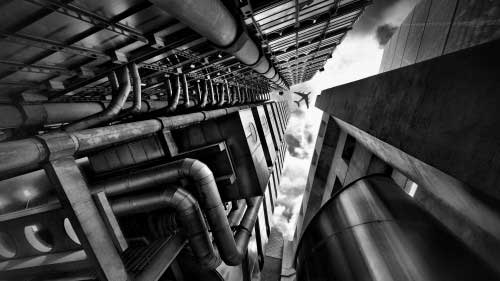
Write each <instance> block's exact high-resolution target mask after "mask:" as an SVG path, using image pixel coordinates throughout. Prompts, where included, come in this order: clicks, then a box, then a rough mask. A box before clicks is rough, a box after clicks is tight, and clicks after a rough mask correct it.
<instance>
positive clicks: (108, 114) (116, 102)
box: [62, 67, 130, 132]
mask: <svg viewBox="0 0 500 281" xmlns="http://www.w3.org/2000/svg"><path fill="white" fill-rule="evenodd" d="M110 82H111V84H113V82H112V80H110ZM129 93H130V77H129V73H128V69H127V68H126V67H122V68H121V69H120V72H119V89H118V93H117V94H116V95H114V96H113V99H112V100H111V103H110V104H109V105H108V107H106V109H105V110H103V111H101V112H99V113H96V114H94V115H91V116H88V117H86V118H84V119H82V120H80V121H76V122H74V123H71V124H68V125H66V126H64V127H62V130H64V131H66V132H75V131H79V130H83V129H87V128H90V127H93V126H96V125H99V124H102V123H104V122H109V121H112V120H113V119H114V118H115V117H117V116H118V114H119V113H120V111H121V110H122V108H123V105H124V104H125V101H126V100H127V97H128V95H129Z"/></svg>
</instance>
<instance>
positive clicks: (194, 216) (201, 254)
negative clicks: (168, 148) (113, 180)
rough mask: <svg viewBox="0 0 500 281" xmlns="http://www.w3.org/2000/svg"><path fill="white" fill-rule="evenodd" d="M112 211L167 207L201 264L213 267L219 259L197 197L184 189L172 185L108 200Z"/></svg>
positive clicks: (123, 213)
mask: <svg viewBox="0 0 500 281" xmlns="http://www.w3.org/2000/svg"><path fill="white" fill-rule="evenodd" d="M111 208H112V210H113V213H114V214H115V215H116V216H118V217H123V216H128V215H131V214H137V213H144V212H148V211H153V210H158V209H164V208H171V209H174V210H175V213H176V218H177V220H178V221H179V223H180V225H181V227H182V229H183V230H184V232H185V234H186V236H187V237H188V240H189V245H190V246H191V249H192V251H193V253H194V255H195V256H196V258H197V259H198V261H199V262H200V264H201V265H202V266H203V267H204V268H209V269H215V268H217V267H218V266H219V265H220V263H221V260H220V258H219V257H218V255H217V254H216V252H215V250H214V248H213V245H212V241H211V239H210V235H209V234H208V227H207V225H206V223H205V219H204V218H203V214H202V212H201V210H200V206H199V204H198V201H196V199H195V198H194V197H193V196H192V195H191V194H190V193H189V192H187V191H186V190H184V189H182V188H180V187H175V186H172V187H170V188H166V189H164V190H161V191H153V192H149V193H146V194H141V195H137V196H128V197H122V198H120V199H117V200H112V201H111Z"/></svg>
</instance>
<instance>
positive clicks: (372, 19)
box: [351, 0, 419, 35]
mask: <svg viewBox="0 0 500 281" xmlns="http://www.w3.org/2000/svg"><path fill="white" fill-rule="evenodd" d="M418 2H419V0H377V1H375V3H374V4H372V5H370V6H368V7H367V8H366V9H365V11H364V13H363V14H362V15H361V17H360V18H359V20H358V22H357V23H356V24H355V25H354V28H353V30H352V32H351V33H352V34H353V35H373V34H374V33H375V31H376V30H375V29H376V28H378V27H379V26H382V25H385V24H390V25H392V26H399V25H400V24H401V22H403V20H404V19H405V18H406V16H407V15H408V14H409V13H410V11H411V10H412V9H413V7H414V6H415V5H416V4H417V3H418Z"/></svg>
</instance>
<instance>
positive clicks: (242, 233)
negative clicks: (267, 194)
mask: <svg viewBox="0 0 500 281" xmlns="http://www.w3.org/2000/svg"><path fill="white" fill-rule="evenodd" d="M263 198H264V197H263V196H258V197H253V198H251V199H248V200H247V209H246V211H245V214H244V215H243V218H242V219H241V222H240V224H239V226H238V230H237V231H236V234H235V236H234V240H235V241H236V249H237V251H238V252H237V256H238V258H239V259H242V258H243V257H244V256H245V253H246V251H247V248H248V242H249V241H250V237H252V230H253V228H254V227H255V223H256V222H257V216H258V214H259V209H260V206H261V205H262V201H263Z"/></svg>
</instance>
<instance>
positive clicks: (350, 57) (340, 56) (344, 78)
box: [272, 35, 383, 240]
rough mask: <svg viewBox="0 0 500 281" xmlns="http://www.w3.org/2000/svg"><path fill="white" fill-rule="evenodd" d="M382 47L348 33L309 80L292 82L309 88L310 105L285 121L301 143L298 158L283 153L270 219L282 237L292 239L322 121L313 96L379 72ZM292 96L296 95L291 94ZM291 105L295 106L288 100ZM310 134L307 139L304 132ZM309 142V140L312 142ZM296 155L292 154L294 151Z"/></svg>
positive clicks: (298, 87)
mask: <svg viewBox="0 0 500 281" xmlns="http://www.w3.org/2000/svg"><path fill="white" fill-rule="evenodd" d="M382 53H383V50H382V49H380V47H379V44H378V42H377V41H376V40H375V38H374V37H373V36H371V35H365V36H353V35H348V36H347V37H346V39H345V40H344V42H343V43H342V44H341V45H339V46H338V47H337V49H336V50H335V52H334V53H333V56H332V58H331V59H330V60H328V61H327V62H326V64H325V67H324V68H325V71H323V72H319V73H317V74H316V75H315V76H314V77H313V79H311V80H310V81H308V82H306V83H303V84H300V85H295V86H293V87H292V88H291V92H293V91H305V92H308V91H311V92H312V95H311V96H312V98H311V102H310V105H311V108H310V109H308V110H306V108H305V106H304V105H302V106H301V110H305V112H303V111H295V112H292V115H291V117H290V122H289V124H288V130H287V134H290V135H292V136H293V137H294V138H295V139H297V140H298V141H299V142H300V146H299V147H296V148H295V152H298V154H297V155H298V156H300V157H299V158H297V157H293V156H292V155H290V153H288V152H287V153H286V157H285V166H284V170H283V175H282V178H281V184H280V189H279V192H278V200H277V205H276V208H275V213H274V216H273V218H272V221H273V223H274V226H275V227H276V228H278V230H280V231H281V232H283V234H284V236H285V238H287V239H289V240H291V239H293V234H294V232H295V225H296V222H297V218H298V213H299V210H300V206H301V203H302V196H303V192H304V190H305V186H306V182H307V176H308V173H309V166H310V164H311V158H312V154H313V151H314V147H315V145H316V136H317V133H318V129H319V124H320V123H321V117H322V114H323V112H322V111H321V110H319V109H317V108H316V107H315V106H314V102H315V99H316V96H317V95H318V94H320V92H321V91H322V90H324V89H327V88H331V87H334V86H338V85H341V84H345V83H349V82H352V81H356V80H358V79H361V78H364V77H368V76H371V75H375V74H377V73H378V69H379V66H380V60H381V58H382ZM292 99H295V100H297V99H298V97H297V96H295V95H293V94H292ZM289 106H290V108H291V109H292V111H293V109H294V108H297V106H296V104H295V103H293V102H292V101H290V104H289ZM308 134H310V135H312V139H311V140H310V141H308V140H307V135H308ZM311 141H312V142H311ZM294 155H295V154H294Z"/></svg>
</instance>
